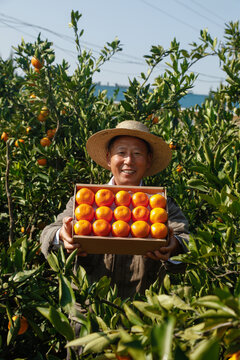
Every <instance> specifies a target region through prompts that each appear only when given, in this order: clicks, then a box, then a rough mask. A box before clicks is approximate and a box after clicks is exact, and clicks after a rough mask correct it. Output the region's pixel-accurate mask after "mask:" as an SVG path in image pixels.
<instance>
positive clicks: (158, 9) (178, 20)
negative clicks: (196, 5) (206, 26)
mask: <svg viewBox="0 0 240 360" xmlns="http://www.w3.org/2000/svg"><path fill="white" fill-rule="evenodd" d="M140 1H141V2H142V3H144V4H145V5H147V6H149V7H151V8H152V9H154V10H157V11H159V12H161V13H163V14H165V15H167V16H168V17H170V18H171V19H174V20H176V21H177V22H179V23H181V24H183V25H185V26H187V27H189V28H191V29H193V30H195V31H197V32H198V33H199V29H197V28H196V27H195V26H192V25H190V24H188V23H186V22H185V21H183V20H181V19H179V18H178V17H176V16H173V15H172V14H169V13H168V12H167V11H165V10H163V9H160V8H159V7H158V6H156V5H153V4H151V3H149V2H148V1H146V0H140Z"/></svg>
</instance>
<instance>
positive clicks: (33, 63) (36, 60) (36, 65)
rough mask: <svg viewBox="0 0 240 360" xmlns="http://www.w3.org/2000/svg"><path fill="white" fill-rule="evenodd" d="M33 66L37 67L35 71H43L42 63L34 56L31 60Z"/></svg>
mask: <svg viewBox="0 0 240 360" xmlns="http://www.w3.org/2000/svg"><path fill="white" fill-rule="evenodd" d="M31 64H32V66H34V67H35V69H38V70H39V69H41V68H42V66H43V65H42V63H41V61H40V60H38V59H37V58H36V56H33V57H32V59H31Z"/></svg>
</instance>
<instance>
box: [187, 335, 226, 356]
mask: <svg viewBox="0 0 240 360" xmlns="http://www.w3.org/2000/svg"><path fill="white" fill-rule="evenodd" d="M219 350H220V346H219V341H218V340H217V339H215V338H211V339H210V340H203V341H202V342H200V344H199V345H198V346H197V348H196V349H194V350H193V351H192V352H191V354H190V360H206V359H211V360H219Z"/></svg>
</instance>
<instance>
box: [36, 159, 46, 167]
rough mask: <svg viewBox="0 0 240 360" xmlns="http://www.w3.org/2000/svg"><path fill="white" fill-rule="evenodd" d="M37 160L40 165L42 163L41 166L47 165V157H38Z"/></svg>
mask: <svg viewBox="0 0 240 360" xmlns="http://www.w3.org/2000/svg"><path fill="white" fill-rule="evenodd" d="M37 162H38V165H40V166H45V165H47V159H45V158H40V159H37Z"/></svg>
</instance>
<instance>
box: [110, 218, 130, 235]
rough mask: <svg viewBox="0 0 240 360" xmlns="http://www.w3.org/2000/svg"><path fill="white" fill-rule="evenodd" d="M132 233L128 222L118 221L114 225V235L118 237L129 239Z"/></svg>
mask: <svg viewBox="0 0 240 360" xmlns="http://www.w3.org/2000/svg"><path fill="white" fill-rule="evenodd" d="M129 232H130V226H129V224H128V223H127V222H126V221H123V220H117V221H115V222H114V223H113V224H112V234H113V236H117V237H127V236H128V235H129Z"/></svg>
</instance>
